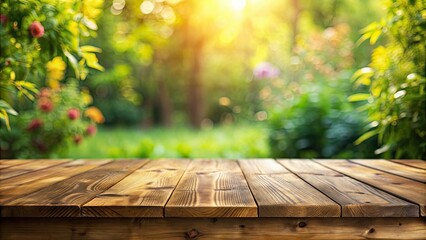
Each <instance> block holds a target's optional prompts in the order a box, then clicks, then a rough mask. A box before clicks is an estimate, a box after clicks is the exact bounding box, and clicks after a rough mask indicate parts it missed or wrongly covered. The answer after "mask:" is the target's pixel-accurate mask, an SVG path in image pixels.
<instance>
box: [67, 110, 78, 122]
mask: <svg viewBox="0 0 426 240" xmlns="http://www.w3.org/2000/svg"><path fill="white" fill-rule="evenodd" d="M79 117H80V110H78V109H77V108H71V109H70V110H68V118H69V119H71V120H76V119H77V118H79Z"/></svg>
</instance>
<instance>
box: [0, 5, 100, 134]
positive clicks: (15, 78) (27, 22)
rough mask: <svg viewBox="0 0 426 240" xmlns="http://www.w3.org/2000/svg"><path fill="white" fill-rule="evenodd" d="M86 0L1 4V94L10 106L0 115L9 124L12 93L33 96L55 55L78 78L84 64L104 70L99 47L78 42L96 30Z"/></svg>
mask: <svg viewBox="0 0 426 240" xmlns="http://www.w3.org/2000/svg"><path fill="white" fill-rule="evenodd" d="M88 2H89V1H72V0H71V1H65V0H19V1H18V0H6V1H2V3H1V4H0V8H1V13H2V15H1V18H2V21H1V24H0V41H1V51H0V79H1V81H0V94H1V100H2V101H3V102H6V103H7V104H8V105H7V106H4V107H3V106H1V107H0V112H1V115H0V119H2V120H4V121H5V123H6V125H7V126H8V122H9V121H8V113H9V112H10V109H11V106H13V105H14V104H13V101H14V99H15V95H16V92H17V93H18V96H25V97H27V98H28V99H30V100H33V99H34V97H33V95H34V94H36V93H38V88H39V87H40V86H37V85H36V84H37V83H39V77H40V76H42V75H44V73H46V64H47V63H48V62H49V61H51V60H52V59H54V58H55V57H59V58H60V59H62V60H66V61H67V63H68V64H69V65H70V66H71V67H72V68H73V69H74V71H75V76H76V78H79V79H80V78H81V79H84V78H85V77H86V75H87V69H86V67H87V66H88V67H91V68H95V69H98V70H102V67H101V66H100V65H99V64H98V60H97V57H96V55H95V53H96V52H99V51H100V49H97V48H94V47H92V46H81V45H80V40H81V39H82V37H83V36H90V34H92V33H93V32H94V31H95V30H96V29H97V26H96V23H95V22H94V20H93V18H94V17H95V16H94V14H93V11H94V10H96V8H94V7H93V6H92V5H93V3H90V4H92V5H90V4H88ZM95 2H96V1H95ZM97 2H99V1H97ZM55 80H56V81H59V80H62V79H61V78H60V79H55ZM41 82H43V81H41ZM46 82H47V81H46ZM2 105H4V104H2Z"/></svg>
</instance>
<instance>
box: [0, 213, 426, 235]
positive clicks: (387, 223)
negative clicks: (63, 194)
mask: <svg viewBox="0 0 426 240" xmlns="http://www.w3.org/2000/svg"><path fill="white" fill-rule="evenodd" d="M1 221H2V224H0V238H1V239H3V240H11V239H19V240H27V239H28V240H39V239H40V240H45V239H93V240H97V239H99V240H105V239H166V240H167V239H244V240H258V239H268V240H271V239H277V240H281V239H286V240H287V239H288V240H292V239H323V240H331V239H419V240H420V239H422V240H424V239H425V237H426V224H425V220H424V219H422V218H305V219H303V218H302V219H301V218H218V219H208V218H196V219H194V218H3V219H2V220H1Z"/></svg>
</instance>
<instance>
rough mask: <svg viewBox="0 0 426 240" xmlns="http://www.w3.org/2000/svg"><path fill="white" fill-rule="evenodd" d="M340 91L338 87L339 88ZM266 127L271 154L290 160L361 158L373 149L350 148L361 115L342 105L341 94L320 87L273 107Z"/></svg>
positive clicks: (360, 127) (343, 102)
mask: <svg viewBox="0 0 426 240" xmlns="http://www.w3.org/2000/svg"><path fill="white" fill-rule="evenodd" d="M339 90H342V86H340V87H339ZM269 124H270V126H271V134H270V137H269V140H270V146H271V154H272V156H274V157H294V158H296V157H297V158H354V157H358V158H365V157H372V156H373V154H372V152H373V150H374V148H371V147H370V146H369V145H368V144H363V145H362V146H357V147H354V146H353V142H354V140H355V139H356V138H357V137H358V136H359V135H360V134H361V133H362V131H363V125H364V124H363V116H362V115H360V114H358V113H356V112H355V109H354V106H352V105H351V104H348V103H347V102H346V95H345V93H343V94H341V93H338V92H336V91H335V89H333V88H330V87H326V86H322V87H321V89H318V88H317V89H313V90H311V91H308V92H305V93H304V94H302V95H301V96H300V97H298V98H296V99H295V100H293V101H292V102H291V103H289V105H288V107H283V108H277V110H276V111H275V112H273V113H272V116H271V118H270V121H269Z"/></svg>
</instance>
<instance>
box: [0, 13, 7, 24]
mask: <svg viewBox="0 0 426 240" xmlns="http://www.w3.org/2000/svg"><path fill="white" fill-rule="evenodd" d="M0 23H1V25H3V26H4V25H6V23H7V16H6V15H3V14H2V15H0Z"/></svg>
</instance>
